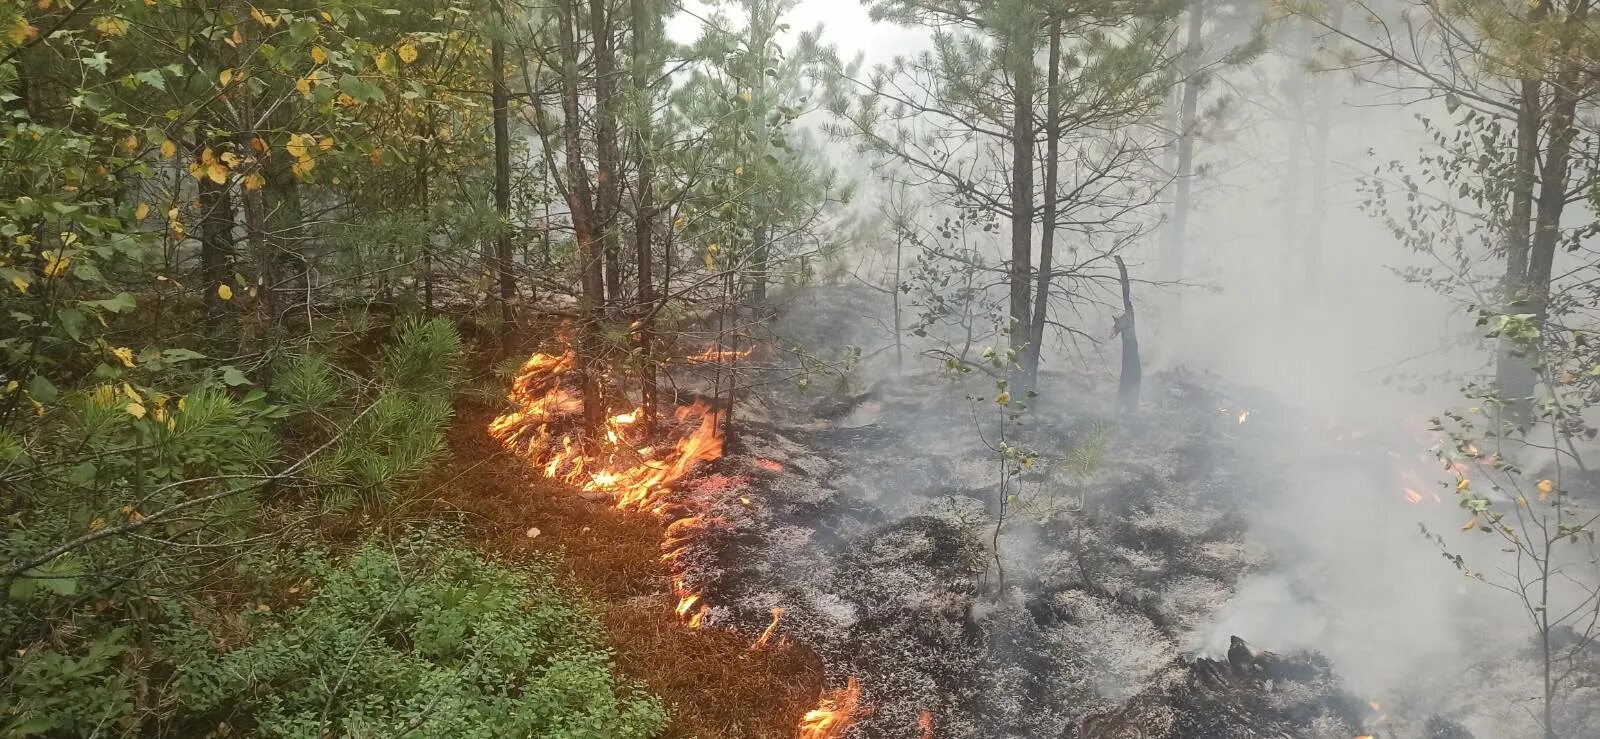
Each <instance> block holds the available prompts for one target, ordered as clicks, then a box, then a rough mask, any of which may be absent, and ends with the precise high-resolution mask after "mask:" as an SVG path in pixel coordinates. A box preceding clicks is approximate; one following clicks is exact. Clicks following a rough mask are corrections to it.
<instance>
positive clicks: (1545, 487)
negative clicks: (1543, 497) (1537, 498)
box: [1539, 480, 1556, 493]
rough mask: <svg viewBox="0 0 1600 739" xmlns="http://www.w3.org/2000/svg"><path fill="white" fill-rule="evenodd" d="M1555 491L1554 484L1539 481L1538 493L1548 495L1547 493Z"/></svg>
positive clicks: (1547, 481)
mask: <svg viewBox="0 0 1600 739" xmlns="http://www.w3.org/2000/svg"><path fill="white" fill-rule="evenodd" d="M1555 489H1556V484H1555V483H1553V482H1550V481H1549V480H1540V481H1539V492H1541V493H1548V492H1550V491H1552V490H1555Z"/></svg>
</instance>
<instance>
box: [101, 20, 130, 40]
mask: <svg viewBox="0 0 1600 739" xmlns="http://www.w3.org/2000/svg"><path fill="white" fill-rule="evenodd" d="M94 28H95V30H97V31H99V32H100V33H102V34H105V35H107V36H121V35H123V34H125V33H127V32H128V24H126V23H124V22H122V19H121V18H112V17H109V16H107V17H102V18H96V19H95V21H94Z"/></svg>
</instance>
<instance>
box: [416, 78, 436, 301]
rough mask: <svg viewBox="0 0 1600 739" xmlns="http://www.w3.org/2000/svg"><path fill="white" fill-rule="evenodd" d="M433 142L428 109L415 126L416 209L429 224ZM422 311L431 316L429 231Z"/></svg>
mask: <svg viewBox="0 0 1600 739" xmlns="http://www.w3.org/2000/svg"><path fill="white" fill-rule="evenodd" d="M432 140H433V109H432V108H429V109H428V112H427V120H426V121H424V122H422V123H418V124H417V141H418V144H417V207H418V208H420V209H421V210H422V217H423V218H424V219H428V221H429V222H431V220H432V217H431V216H430V215H429V213H428V211H429V210H431V209H432V207H433V205H432V203H430V202H429V198H430V196H431V193H429V192H428V171H429V169H431V168H432V162H430V161H429V159H428V155H429V154H430V151H429V149H428V144H429V143H430V142H432ZM422 310H423V312H424V313H426V314H427V315H430V316H431V315H433V232H432V230H431V229H430V230H429V231H428V232H427V233H425V234H423V236H422Z"/></svg>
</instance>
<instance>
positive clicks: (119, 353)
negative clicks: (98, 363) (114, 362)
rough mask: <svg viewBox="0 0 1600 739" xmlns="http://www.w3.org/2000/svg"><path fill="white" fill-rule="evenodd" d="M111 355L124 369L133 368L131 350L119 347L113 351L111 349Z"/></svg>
mask: <svg viewBox="0 0 1600 739" xmlns="http://www.w3.org/2000/svg"><path fill="white" fill-rule="evenodd" d="M111 354H112V355H113V356H115V357H116V358H117V359H118V360H121V362H122V366H124V367H132V366H133V350H132V349H129V348H128V347H125V346H119V347H117V348H115V349H112V350H111Z"/></svg>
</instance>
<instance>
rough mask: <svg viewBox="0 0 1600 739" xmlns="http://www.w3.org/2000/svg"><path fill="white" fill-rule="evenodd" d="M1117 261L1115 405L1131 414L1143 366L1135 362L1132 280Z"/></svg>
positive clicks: (1137, 397) (1124, 267)
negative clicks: (1119, 285) (1118, 305)
mask: <svg viewBox="0 0 1600 739" xmlns="http://www.w3.org/2000/svg"><path fill="white" fill-rule="evenodd" d="M1113 259H1115V260H1116V262H1117V280H1118V281H1119V282H1121V283H1122V315H1121V316H1120V317H1118V318H1117V327H1116V332H1117V333H1118V334H1121V335H1122V377H1121V379H1119V380H1118V382H1117V407H1119V408H1121V409H1122V412H1123V413H1132V412H1133V411H1134V410H1135V409H1137V408H1138V407H1139V388H1140V386H1141V385H1142V384H1143V382H1144V369H1143V367H1142V366H1141V365H1140V363H1139V334H1138V331H1137V330H1136V326H1135V324H1134V318H1133V283H1132V282H1131V281H1129V280H1128V265H1126V264H1124V263H1123V262H1122V257H1121V256H1117V257H1113Z"/></svg>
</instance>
